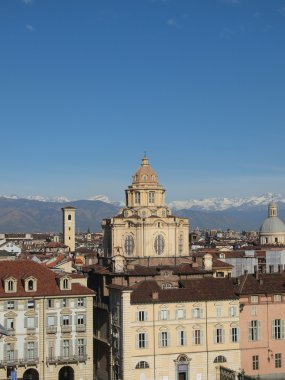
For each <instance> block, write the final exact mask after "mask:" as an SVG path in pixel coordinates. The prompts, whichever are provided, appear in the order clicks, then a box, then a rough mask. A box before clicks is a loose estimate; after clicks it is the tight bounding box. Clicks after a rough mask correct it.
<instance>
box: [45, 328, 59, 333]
mask: <svg viewBox="0 0 285 380" xmlns="http://www.w3.org/2000/svg"><path fill="white" fill-rule="evenodd" d="M56 331H57V327H56V326H47V333H48V334H55V333H56Z"/></svg>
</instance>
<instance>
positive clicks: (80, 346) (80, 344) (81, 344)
mask: <svg viewBox="0 0 285 380" xmlns="http://www.w3.org/2000/svg"><path fill="white" fill-rule="evenodd" d="M85 347H86V345H85V339H83V338H80V339H77V354H78V356H84V355H85V353H86V349H85Z"/></svg>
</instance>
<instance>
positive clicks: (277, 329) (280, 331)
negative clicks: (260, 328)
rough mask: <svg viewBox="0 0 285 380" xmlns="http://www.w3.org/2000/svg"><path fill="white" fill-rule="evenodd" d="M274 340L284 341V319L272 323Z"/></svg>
mask: <svg viewBox="0 0 285 380" xmlns="http://www.w3.org/2000/svg"><path fill="white" fill-rule="evenodd" d="M272 339H284V320H283V319H274V320H273V321H272Z"/></svg>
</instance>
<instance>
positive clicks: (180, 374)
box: [175, 354, 190, 380]
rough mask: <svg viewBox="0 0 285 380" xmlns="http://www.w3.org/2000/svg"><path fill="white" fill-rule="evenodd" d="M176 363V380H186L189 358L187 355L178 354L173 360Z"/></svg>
mask: <svg viewBox="0 0 285 380" xmlns="http://www.w3.org/2000/svg"><path fill="white" fill-rule="evenodd" d="M175 363H176V372H177V379H178V380H188V379H189V377H188V371H189V363H190V359H189V358H188V356H187V355H184V354H182V355H179V356H178V358H177V359H176V360H175Z"/></svg>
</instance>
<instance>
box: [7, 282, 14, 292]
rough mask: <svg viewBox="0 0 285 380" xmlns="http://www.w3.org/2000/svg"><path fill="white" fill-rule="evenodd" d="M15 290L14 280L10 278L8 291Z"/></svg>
mask: <svg viewBox="0 0 285 380" xmlns="http://www.w3.org/2000/svg"><path fill="white" fill-rule="evenodd" d="M13 290H14V281H12V280H9V281H8V291H9V292H13Z"/></svg>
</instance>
